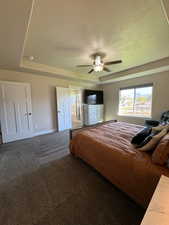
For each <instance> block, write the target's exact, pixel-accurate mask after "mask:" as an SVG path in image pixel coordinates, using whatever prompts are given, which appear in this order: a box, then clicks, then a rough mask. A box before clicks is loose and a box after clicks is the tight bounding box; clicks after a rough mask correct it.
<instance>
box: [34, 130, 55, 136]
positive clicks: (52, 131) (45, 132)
mask: <svg viewBox="0 0 169 225" xmlns="http://www.w3.org/2000/svg"><path fill="white" fill-rule="evenodd" d="M56 131H57V130H56V129H51V130H43V131H38V132H35V133H34V137H35V136H40V135H44V134H51V133H54V132H56Z"/></svg>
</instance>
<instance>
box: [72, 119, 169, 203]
mask: <svg viewBox="0 0 169 225" xmlns="http://www.w3.org/2000/svg"><path fill="white" fill-rule="evenodd" d="M142 128H143V127H142V126H139V125H134V124H128V123H124V122H115V123H108V124H105V125H100V126H99V127H95V128H89V129H87V130H84V131H81V132H78V133H77V134H76V135H75V136H74V137H73V139H72V141H71V147H70V151H71V152H72V153H73V154H74V155H76V156H77V157H79V158H81V159H83V160H84V161H85V162H87V163H88V164H90V165H91V166H93V167H94V168H95V169H96V170H97V171H99V172H100V173H101V174H102V175H103V176H105V177H106V178H107V179H108V180H109V181H111V182H112V183H113V184H115V185H116V186H117V187H119V188H120V189H121V190H122V191H124V192H126V193H127V194H128V195H129V196H130V197H132V198H133V199H134V200H135V201H136V202H138V203H140V204H141V205H142V206H144V207H146V206H147V205H148V203H149V201H150V199H151V197H152V194H153V192H154V190H155V187H156V185H157V183H158V180H159V178H160V176H161V174H164V175H166V176H169V169H168V168H165V167H160V166H157V165H155V164H153V163H152V162H151V153H144V152H139V151H138V150H136V149H134V148H133V146H132V145H131V144H130V141H131V139H132V137H133V136H134V135H135V134H136V133H137V132H138V131H139V130H141V129H142Z"/></svg>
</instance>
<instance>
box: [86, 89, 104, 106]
mask: <svg viewBox="0 0 169 225" xmlns="http://www.w3.org/2000/svg"><path fill="white" fill-rule="evenodd" d="M83 102H84V103H85V104H88V105H102V104H103V91H96V90H84V101H83Z"/></svg>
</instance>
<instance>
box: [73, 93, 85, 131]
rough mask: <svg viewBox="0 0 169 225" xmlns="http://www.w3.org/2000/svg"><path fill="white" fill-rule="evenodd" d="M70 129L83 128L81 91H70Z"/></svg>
mask: <svg viewBox="0 0 169 225" xmlns="http://www.w3.org/2000/svg"><path fill="white" fill-rule="evenodd" d="M71 109H72V128H73V129H76V128H80V127H82V126H83V115H82V90H81V89H71Z"/></svg>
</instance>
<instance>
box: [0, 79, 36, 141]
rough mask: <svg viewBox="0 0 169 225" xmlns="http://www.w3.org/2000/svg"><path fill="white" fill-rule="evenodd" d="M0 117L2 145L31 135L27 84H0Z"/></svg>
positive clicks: (29, 93) (29, 95)
mask: <svg viewBox="0 0 169 225" xmlns="http://www.w3.org/2000/svg"><path fill="white" fill-rule="evenodd" d="M0 115H1V129H2V138H3V142H4V143H6V142H10V141H15V140H19V139H24V138H28V137H31V136H32V135H33V127H32V107H31V92H30V85H29V84H25V83H12V82H0Z"/></svg>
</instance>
